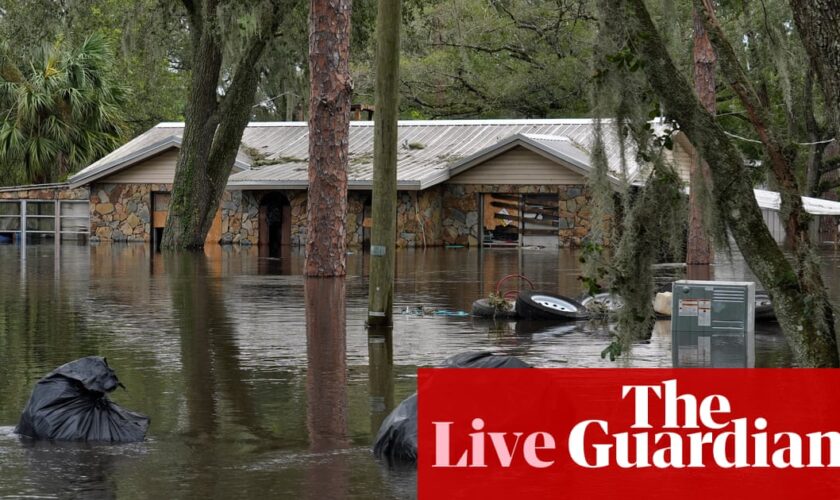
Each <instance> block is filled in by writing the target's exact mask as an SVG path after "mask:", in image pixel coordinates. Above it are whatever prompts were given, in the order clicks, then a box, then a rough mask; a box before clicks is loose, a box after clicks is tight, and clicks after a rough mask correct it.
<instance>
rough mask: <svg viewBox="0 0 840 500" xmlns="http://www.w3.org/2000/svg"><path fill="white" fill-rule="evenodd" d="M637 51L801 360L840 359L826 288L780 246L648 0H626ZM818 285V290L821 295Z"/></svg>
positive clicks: (823, 362) (821, 363)
mask: <svg viewBox="0 0 840 500" xmlns="http://www.w3.org/2000/svg"><path fill="white" fill-rule="evenodd" d="M624 5H626V6H629V12H628V13H627V14H628V15H629V16H631V17H634V18H635V19H634V22H628V23H626V26H627V29H628V36H629V38H630V40H629V41H630V43H631V45H632V48H633V50H634V51H635V52H636V54H637V55H638V56H639V58H640V59H641V60H642V62H643V63H644V64H643V70H644V71H645V74H646V76H647V78H648V81H649V82H650V85H651V87H652V88H653V90H654V92H655V93H656V94H657V96H658V97H659V98H660V100H661V102H662V104H663V106H664V107H665V110H666V112H667V113H668V115H669V116H672V117H674V119H676V121H677V122H678V123H679V125H680V129H681V130H682V131H683V132H684V133H685V134H686V136H687V137H688V138H689V140H690V141H691V142H692V143H693V144H694V145H695V147H697V148H698V149H699V150H700V151H701V156H703V157H704V158H705V159H706V160H707V162H708V164H709V166H710V169H711V174H712V187H713V198H714V202H715V204H716V206H717V210H718V213H719V214H720V215H721V217H722V218H723V222H724V223H725V225H726V227H727V228H728V229H729V231H730V232H731V234H732V236H733V237H734V238H735V242H736V243H737V245H738V248H739V249H740V251H741V254H742V255H743V256H744V259H745V260H746V262H747V264H748V265H749V267H750V269H751V270H752V272H753V273H754V274H755V275H756V277H757V278H758V279H759V281H760V282H761V283H762V284H763V285H764V286H765V287H766V288H767V290H768V292H769V293H770V296H771V298H772V300H773V307H774V309H775V311H776V314H777V317H778V319H779V323H780V324H781V326H782V329H783V331H784V332H785V336H786V338H787V340H788V343H789V344H790V346H791V348H792V350H793V353H794V356H795V358H796V360H797V362H798V363H799V364H800V365H802V366H809V367H836V366H838V365H840V360H838V353H837V343H836V339H835V336H834V321H833V315H832V312H831V305H830V304H829V302H828V300H827V296H826V294H825V291H824V290H822V291H815V290H812V289H810V286H809V284H808V283H803V282H802V280H801V279H800V277H799V276H797V274H796V272H795V271H794V269H793V267H792V266H791V264H790V262H788V260H787V259H786V258H785V256H784V254H783V253H782V251H781V249H779V247H778V246H777V245H776V242H775V241H774V239H773V237H772V235H771V234H770V231H769V229H768V228H767V225H766V224H765V223H764V219H763V218H762V215H761V210H760V209H759V208H758V204H757V202H756V200H755V196H754V195H753V191H752V185H751V183H750V181H749V176H748V175H745V172H744V166H743V160H742V158H741V155H740V153H739V152H738V150H737V149H736V148H735V147H734V146H733V145H732V143H731V141H730V140H729V138H728V137H727V136H726V134H725V133H724V132H723V129H721V128H720V127H719V126H718V125H717V123H716V122H715V119H714V117H713V116H712V115H711V114H710V113H709V112H708V111H706V110H705V109H704V107H703V105H702V104H701V103H700V101H699V100H698V99H697V97H696V96H695V95H694V92H693V91H692V89H691V86H690V85H689V83H688V82H687V81H686V80H685V79H684V78H683V76H682V75H681V74H680V73H679V71H678V70H677V68H676V66H675V65H674V63H673V61H672V60H671V58H670V56H669V55H668V53H667V50H666V48H665V44H664V42H663V41H662V38H661V37H660V36H659V33H658V31H657V29H656V27H655V25H654V24H653V21H652V20H651V18H650V14H649V13H648V11H647V8H646V6H645V4H644V0H625V1H624ZM820 292H821V294H820Z"/></svg>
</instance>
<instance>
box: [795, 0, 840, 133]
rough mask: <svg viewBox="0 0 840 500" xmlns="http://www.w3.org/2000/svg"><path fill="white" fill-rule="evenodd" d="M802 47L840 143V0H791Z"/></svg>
mask: <svg viewBox="0 0 840 500" xmlns="http://www.w3.org/2000/svg"><path fill="white" fill-rule="evenodd" d="M790 8H791V10H792V11H793V19H794V21H795V22H796V28H797V31H798V33H799V38H801V39H802V44H803V45H805V50H806V51H807V52H808V56H809V58H810V59H811V65H812V66H813V67H814V69H816V71H817V75H819V79H820V83H821V84H822V89H823V95H824V96H825V102H826V116H827V117H828V119H829V120H831V123H832V125H833V127H834V135H835V137H836V138H837V139H838V140H840V0H790Z"/></svg>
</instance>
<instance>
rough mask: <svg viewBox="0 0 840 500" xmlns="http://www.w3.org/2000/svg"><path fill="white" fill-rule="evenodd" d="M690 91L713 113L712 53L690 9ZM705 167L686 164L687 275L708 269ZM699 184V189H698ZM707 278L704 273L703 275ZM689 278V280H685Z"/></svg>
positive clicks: (700, 160) (701, 162)
mask: <svg viewBox="0 0 840 500" xmlns="http://www.w3.org/2000/svg"><path fill="white" fill-rule="evenodd" d="M693 17H694V48H693V56H694V89H695V91H696V92H697V96H698V97H699V98H700V102H701V103H702V104H703V107H704V108H706V111H708V112H709V113H712V114H714V113H715V51H714V49H713V48H712V44H711V43H710V42H709V37H708V35H707V34H706V28H705V27H704V26H703V20H702V18H700V17H699V16H698V13H697V9H694V13H693ZM708 170H709V167H708V165H706V163H705V161H704V160H703V158H695V159H694V161H692V162H691V164H690V172H689V178H690V185H691V190H690V191H689V194H688V206H689V214H688V245H687V249H686V259H685V261H686V264H688V266H689V268H688V269H689V274H693V273H691V271H692V269H694V268H693V267H692V266H708V265H709V264H711V263H712V260H713V258H712V244H711V241H710V240H709V235H708V234H707V232H706V225H705V224H704V221H703V207H702V202H703V198H704V197H703V196H702V195H703V192H707V191H708V188H709V185H708V177H709V175H710V174H709V171H708ZM701 184H702V188H701V187H700V186H701ZM703 274H705V275H708V274H709V273H708V270H707V272H706V273H703ZM689 278H693V277H692V276H689Z"/></svg>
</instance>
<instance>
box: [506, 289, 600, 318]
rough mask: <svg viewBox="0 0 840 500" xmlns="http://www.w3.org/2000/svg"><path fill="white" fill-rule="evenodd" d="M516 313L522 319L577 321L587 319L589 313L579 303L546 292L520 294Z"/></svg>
mask: <svg viewBox="0 0 840 500" xmlns="http://www.w3.org/2000/svg"><path fill="white" fill-rule="evenodd" d="M516 312H517V314H518V315H519V317H521V318H523V319H541V320H554V321H578V320H583V319H588V318H589V312H588V311H587V310H586V308H585V307H584V306H583V305H582V304H581V303H580V302H578V301H576V300H574V299H570V298H568V297H563V296H562V295H555V294H553V293H548V292H534V291H523V292H521V293H520V294H519V296H518V297H517V298H516Z"/></svg>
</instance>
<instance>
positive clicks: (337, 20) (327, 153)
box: [304, 0, 353, 276]
mask: <svg viewBox="0 0 840 500" xmlns="http://www.w3.org/2000/svg"><path fill="white" fill-rule="evenodd" d="M349 59H350V0H312V2H311V4H310V11H309V78H310V96H309V193H308V198H307V202H306V211H307V219H308V220H307V232H306V264H305V271H304V272H305V274H306V275H307V276H344V274H345V272H346V270H345V261H346V253H347V238H346V231H347V229H346V227H345V218H346V216H347V165H348V159H347V154H348V149H349V135H350V134H349V132H350V95H351V93H352V90H353V86H352V83H351V80H350V67H349V64H348V63H349Z"/></svg>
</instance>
